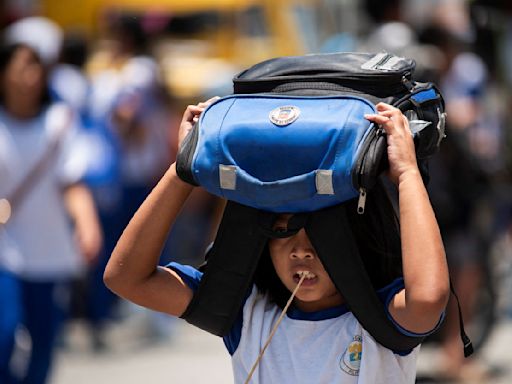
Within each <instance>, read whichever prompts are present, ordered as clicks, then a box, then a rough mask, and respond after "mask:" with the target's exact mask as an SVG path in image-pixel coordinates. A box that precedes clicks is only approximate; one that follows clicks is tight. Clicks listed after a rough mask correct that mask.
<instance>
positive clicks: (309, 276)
mask: <svg viewBox="0 0 512 384" xmlns="http://www.w3.org/2000/svg"><path fill="white" fill-rule="evenodd" d="M302 276H304V281H303V282H302V285H311V284H314V283H315V282H316V281H317V280H318V277H317V276H316V275H315V274H314V273H313V272H310V271H297V272H295V273H294V274H293V281H294V282H295V284H298V283H299V281H300V279H301V278H302Z"/></svg>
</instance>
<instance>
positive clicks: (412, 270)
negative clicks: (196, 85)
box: [104, 100, 449, 384]
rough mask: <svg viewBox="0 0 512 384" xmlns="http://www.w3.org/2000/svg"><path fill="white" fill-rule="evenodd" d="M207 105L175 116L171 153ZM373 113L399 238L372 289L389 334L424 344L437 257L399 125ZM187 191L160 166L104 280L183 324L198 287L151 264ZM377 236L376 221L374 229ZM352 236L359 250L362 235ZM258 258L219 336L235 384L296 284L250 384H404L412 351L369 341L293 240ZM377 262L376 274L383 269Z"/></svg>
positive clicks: (190, 278)
mask: <svg viewBox="0 0 512 384" xmlns="http://www.w3.org/2000/svg"><path fill="white" fill-rule="evenodd" d="M210 102H211V100H210V101H208V102H206V103H200V104H198V105H196V106H189V107H188V108H187V110H186V111H185V113H184V116H183V120H182V124H181V127H180V135H179V136H180V142H181V140H183V138H184V137H185V136H186V134H187V133H188V132H189V131H190V129H191V128H192V125H193V123H194V121H196V120H197V118H198V116H199V115H200V114H201V112H202V111H203V110H204V108H205V107H206V106H207V105H208V104H209V103H210ZM377 111H378V113H377V114H374V115H367V116H365V117H366V118H367V119H368V120H370V121H372V122H374V123H376V124H379V125H381V126H382V127H383V129H385V131H386V133H387V143H388V158H389V165H390V167H389V172H388V177H389V179H390V180H391V182H393V183H394V184H395V185H396V186H397V190H398V196H399V198H398V199H399V201H398V204H399V212H400V213H399V215H400V232H399V233H398V232H396V234H395V235H396V239H397V240H398V249H395V250H393V247H390V248H389V249H391V250H392V251H393V252H394V253H395V255H394V256H395V257H399V256H400V254H401V260H402V272H403V279H388V277H390V278H393V276H394V275H393V273H392V272H391V273H389V274H388V276H379V273H381V272H382V273H384V271H385V268H381V269H377V270H375V271H373V278H372V279H373V283H374V286H375V289H376V290H377V292H378V294H379V296H380V297H381V299H382V301H383V303H384V304H385V306H386V308H387V312H388V315H389V316H390V318H391V319H392V321H393V322H394V323H395V326H396V327H397V329H398V330H399V331H400V332H402V333H404V334H409V335H410V334H414V335H424V334H428V333H429V332H431V331H433V330H434V329H436V328H437V326H438V325H439V323H440V321H441V320H442V318H443V314H444V309H445V307H446V303H447V300H448V296H449V278H448V270H447V265H446V257H445V253H444V247H443V243H442V239H441V235H440V232H439V228H438V225H437V222H436V218H435V216H434V213H433V211H432V207H431V205H430V202H429V198H428V195H427V192H426V190H425V187H424V184H423V181H422V178H421V175H420V172H419V170H418V165H417V161H416V156H415V148H414V143H413V140H412V136H411V134H410V131H409V127H408V122H407V119H406V118H405V117H404V116H403V114H402V113H401V112H400V110H398V109H396V108H394V107H392V106H390V105H388V104H384V103H380V104H378V105H377ZM192 188H193V187H192V186H191V185H188V184H186V183H185V182H183V181H182V180H181V179H180V178H179V177H178V176H177V174H176V166H175V164H172V165H171V166H170V168H169V170H168V171H167V173H166V174H165V175H164V176H163V178H162V179H161V180H160V182H159V184H158V185H157V186H156V187H155V189H154V190H153V191H152V193H151V194H150V195H149V197H148V198H147V199H146V201H145V202H144V203H143V204H142V206H141V207H140V208H139V210H138V211H137V213H136V214H135V216H134V217H133V219H132V221H131V222H130V224H129V225H128V226H127V228H126V229H125V231H124V233H123V235H122V236H121V238H120V240H119V242H118V244H117V246H116V248H115V249H114V252H113V254H112V256H111V259H110V261H109V264H108V265H107V268H106V270H105V275H104V279H105V283H106V284H107V286H108V287H109V288H110V289H112V290H113V291H114V292H116V293H117V294H118V295H120V296H122V297H124V298H126V299H128V300H131V301H133V302H135V303H137V304H139V305H143V306H145V307H148V308H151V309H153V310H157V311H161V312H164V313H168V314H170V315H174V316H181V315H182V314H183V313H184V311H185V310H186V309H187V307H188V305H189V303H190V301H191V299H192V297H193V294H194V290H195V289H196V288H197V286H198V284H199V282H200V280H201V272H199V271H198V270H196V269H195V268H192V267H190V266H183V265H179V264H176V263H171V264H170V265H168V266H165V267H161V266H158V265H157V264H158V258H159V254H160V250H161V247H162V244H163V241H164V240H165V237H166V234H167V232H168V230H169V229H170V228H171V226H172V224H173V222H174V220H175V219H176V216H177V215H178V213H179V211H180V209H181V207H182V206H183V204H184V202H185V201H186V199H187V197H188V196H189V194H190V192H191V190H192ZM379 192H382V190H377V191H376V192H375V195H378V194H379ZM373 200H374V202H373V203H374V204H375V205H374V206H376V205H377V204H380V201H379V199H378V198H377V197H375V196H373V197H372V196H371V195H370V194H369V195H368V200H367V203H370V204H372V201H373ZM347 204H349V205H350V204H354V202H353V201H349V202H347ZM355 204H357V203H355ZM388 204H389V202H388ZM347 211H350V209H348V210H347ZM353 211H354V212H355V209H353ZM367 211H371V209H368V210H367ZM290 216H291V215H286V214H282V215H279V218H278V219H277V221H276V222H275V223H274V229H275V230H280V229H284V230H286V228H287V224H288V220H289V218H290ZM363 216H365V215H363ZM368 218H369V219H371V216H368ZM351 223H352V224H353V225H354V226H355V228H353V231H355V232H357V231H359V230H360V228H357V225H356V224H354V222H353V221H352V222H351ZM387 224H388V223H387V222H385V221H377V223H376V224H375V227H374V228H377V227H379V226H382V227H385V226H386V225H387ZM397 228H398V227H397ZM386 229H389V228H380V229H379V231H380V232H382V233H386ZM328 230H329V229H328V228H326V231H328ZM360 235H361V236H362V239H363V240H364V236H365V235H368V234H364V233H361V234H360ZM370 235H371V234H370ZM376 235H378V234H376ZM356 237H357V236H356ZM367 239H368V240H367V241H366V243H368V244H367V246H368V249H371V246H372V245H374V243H375V241H374V240H371V239H370V237H368V236H367ZM396 239H388V238H386V239H385V240H386V241H389V242H392V241H393V240H396ZM360 243H362V242H360ZM267 248H268V249H267V250H268V252H267V253H266V254H264V255H262V257H261V262H260V266H259V271H257V273H256V278H255V285H254V287H253V289H252V291H251V292H250V293H248V297H247V299H246V301H245V304H244V307H243V310H242V311H241V313H240V314H239V316H238V319H237V321H236V322H235V324H234V326H233V328H232V329H231V332H230V333H229V335H227V336H226V337H225V338H224V342H225V344H226V347H227V349H228V351H229V352H230V354H231V355H232V363H233V371H234V378H235V382H236V383H243V382H245V381H246V380H247V379H248V377H249V375H250V370H251V367H252V366H253V363H254V362H255V361H256V359H257V358H258V356H259V354H260V351H261V350H262V348H263V346H264V344H265V342H266V340H267V338H268V336H269V335H270V334H271V333H272V329H273V327H274V325H275V323H276V322H277V321H278V317H279V314H280V312H281V308H282V307H283V306H284V303H283V301H286V298H287V297H288V296H290V292H292V291H294V290H295V289H296V288H297V285H298V283H299V281H300V280H301V278H303V277H305V280H303V283H302V285H300V287H299V288H298V291H297V293H296V296H295V297H294V299H293V304H292V307H290V309H289V310H288V311H287V314H286V316H285V317H284V320H283V322H282V323H281V325H280V326H279V328H278V329H277V332H276V333H275V334H274V338H273V340H272V341H271V343H270V344H269V347H268V349H267V350H266V354H265V355H264V356H263V357H262V359H261V361H260V363H259V365H258V366H257V368H256V370H255V372H254V375H253V376H252V381H251V382H254V383H256V382H259V383H373V384H375V383H393V384H397V383H404V384H405V383H407V384H410V383H413V382H414V379H415V374H416V368H415V367H416V364H415V363H416V356H417V353H418V349H419V347H416V348H414V349H413V350H412V351H411V350H409V351H391V350H389V349H387V348H385V347H383V346H382V345H380V344H378V343H377V342H376V341H375V340H374V339H373V337H372V336H371V335H370V334H369V333H368V332H367V331H366V330H365V329H364V328H363V327H362V326H361V325H360V324H359V322H358V321H357V320H356V318H355V317H354V316H353V315H352V313H350V312H349V311H348V308H347V307H346V306H345V305H344V298H343V293H342V292H339V291H338V290H337V289H336V288H335V286H334V284H333V282H332V281H331V279H330V277H329V275H328V273H327V272H326V270H325V269H324V267H323V265H322V263H321V261H320V259H319V258H318V255H317V253H316V251H315V249H314V248H313V246H312V245H311V242H310V240H309V238H308V236H307V235H306V232H305V231H304V229H301V230H300V231H299V232H297V233H296V234H295V235H292V236H290V237H287V238H283V239H270V240H269V241H268V247H267ZM339 252H343V250H342V249H340V250H339ZM374 256H377V259H378V258H379V255H374ZM382 261H383V262H384V263H385V258H382ZM262 263H267V264H266V265H264V264H262ZM370 272H371V273H370V274H371V275H372V271H370ZM379 280H380V281H379ZM171 374H172V373H170V375H171Z"/></svg>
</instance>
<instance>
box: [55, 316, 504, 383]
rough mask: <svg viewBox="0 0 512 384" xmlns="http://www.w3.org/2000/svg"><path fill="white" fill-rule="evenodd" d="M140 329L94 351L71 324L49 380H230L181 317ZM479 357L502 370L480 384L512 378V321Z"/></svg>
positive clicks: (430, 367)
mask: <svg viewBox="0 0 512 384" xmlns="http://www.w3.org/2000/svg"><path fill="white" fill-rule="evenodd" d="M144 329H145V328H144V327H143V326H142V324H141V322H140V319H139V322H138V323H137V321H132V323H129V322H128V323H126V322H125V323H124V324H122V325H120V326H118V327H113V328H112V329H111V330H110V332H109V334H108V342H109V344H110V348H109V349H108V350H107V351H104V352H102V353H94V352H92V350H91V348H90V346H89V345H88V342H87V340H88V339H87V337H86V334H85V333H84V327H83V326H82V325H80V324H79V323H75V324H74V325H73V326H72V327H70V329H69V331H68V339H69V343H68V344H69V345H68V346H67V347H66V348H62V349H61V350H60V351H59V353H58V356H57V362H56V366H55V369H54V372H53V376H52V380H51V384H140V383H142V384H164V383H165V384H169V383H186V384H196V383H208V384H229V383H232V378H231V366H230V362H229V357H228V356H227V353H226V352H225V350H224V346H223V344H222V341H221V340H220V339H219V338H217V337H214V336H211V335H208V334H206V333H205V332H202V331H199V330H196V329H195V328H193V327H191V326H189V325H188V324H186V323H184V322H181V321H177V322H176V323H174V326H173V329H174V332H173V335H172V337H171V338H169V337H164V338H162V339H161V340H160V342H154V340H153V341H151V342H150V340H149V339H148V337H147V335H145V334H144V333H143V330H144ZM437 356H438V355H437V354H436V350H435V349H433V348H429V347H428V346H426V347H424V348H423V349H422V354H421V356H420V360H419V364H418V370H419V373H420V374H422V373H429V374H430V373H432V372H435V370H436V366H437V362H438V360H437ZM481 359H482V361H485V362H487V363H490V364H491V365H493V366H494V367H496V368H498V370H500V371H502V373H503V374H502V376H500V377H499V378H496V379H493V380H491V381H486V383H485V384H510V383H512V320H511V321H507V322H504V323H503V324H500V325H499V326H498V327H497V328H496V330H495V332H494V334H493V336H492V338H491V340H490V342H489V343H488V345H487V347H486V348H485V350H484V351H483V353H482V356H481ZM425 382H429V381H425ZM473 382H475V381H473ZM468 383H469V382H468Z"/></svg>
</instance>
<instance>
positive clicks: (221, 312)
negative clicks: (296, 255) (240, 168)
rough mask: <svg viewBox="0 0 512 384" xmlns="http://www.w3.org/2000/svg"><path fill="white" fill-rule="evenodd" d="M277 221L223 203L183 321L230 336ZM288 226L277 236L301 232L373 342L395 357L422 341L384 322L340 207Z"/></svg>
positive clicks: (301, 217) (297, 219)
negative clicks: (205, 260)
mask: <svg viewBox="0 0 512 384" xmlns="http://www.w3.org/2000/svg"><path fill="white" fill-rule="evenodd" d="M276 215H277V214H275V213H269V212H264V211H260V210H257V209H255V208H251V207H247V206H244V205H241V204H238V203H235V202H233V201H228V203H227V205H226V208H225V210H224V215H223V217H222V221H221V224H220V226H219V230H218V232H217V236H216V238H215V241H214V243H213V247H212V249H211V250H210V251H209V253H208V263H207V266H206V268H205V272H204V275H203V278H202V280H201V283H200V285H199V287H198V289H197V291H196V292H195V293H194V296H193V298H192V301H191V302H190V304H189V306H188V307H187V309H186V311H185V312H184V313H183V315H182V316H181V317H182V318H183V319H185V320H186V321H187V322H189V323H191V324H193V325H195V326H197V327H199V328H201V329H203V330H205V331H208V332H210V333H212V334H215V335H217V336H224V335H226V334H228V333H229V331H230V329H231V326H232V324H233V323H234V321H235V319H236V316H237V315H238V313H239V311H240V308H241V306H242V303H243V300H244V297H245V296H246V295H247V292H248V289H249V288H250V286H251V284H252V281H253V277H254V273H255V271H256V268H257V266H258V263H259V260H260V257H261V255H262V253H263V248H264V246H265V244H266V243H267V241H268V239H269V238H270V237H276V233H275V232H272V230H271V226H272V223H273V222H274V220H275V217H276ZM289 224H290V225H289V230H288V231H287V232H286V233H282V234H280V235H278V236H279V237H286V236H290V235H293V234H294V233H296V232H297V231H298V230H300V228H302V227H304V228H305V230H306V232H307V234H308V236H309V238H310V240H311V242H312V244H313V246H314V248H315V250H316V252H317V254H318V256H319V257H320V259H321V261H322V263H323V264H324V267H325V269H326V270H327V272H328V273H329V275H330V277H331V279H332V280H333V282H334V284H335V286H336V288H337V289H338V290H339V291H340V292H343V297H344V298H345V300H346V302H347V304H348V306H349V307H350V308H351V310H352V312H353V313H354V316H356V318H357V319H358V321H359V322H360V323H361V324H362V325H363V327H364V328H365V329H366V330H367V331H368V332H370V334H371V335H372V336H373V337H374V338H375V340H377V341H378V342H379V343H380V344H382V345H384V346H385V347H387V348H389V349H391V350H393V351H397V352H398V351H408V350H410V349H412V348H414V347H415V346H417V345H418V344H420V343H421V342H422V341H423V339H424V338H423V337H411V336H406V335H404V334H402V333H400V332H399V331H398V330H397V329H396V327H395V326H394V324H393V323H392V322H391V320H390V319H389V318H388V317H387V315H386V311H385V308H384V305H383V304H382V302H381V301H380V300H379V298H378V296H377V294H376V293H375V291H374V288H373V285H372V283H371V281H370V278H369V276H368V273H367V272H366V269H365V266H364V264H363V261H362V260H361V257H360V255H359V252H358V249H357V246H356V243H355V239H354V237H353V235H352V232H351V230H350V227H349V223H348V219H347V217H346V214H345V207H344V206H343V205H336V206H334V207H330V208H326V209H323V210H320V211H317V212H314V213H310V214H298V215H294V216H292V218H291V219H290V223H289ZM325 228H329V231H325ZM340 249H341V250H343V251H342V252H339V250H340Z"/></svg>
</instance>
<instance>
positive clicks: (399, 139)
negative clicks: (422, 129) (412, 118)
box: [365, 103, 418, 185]
mask: <svg viewBox="0 0 512 384" xmlns="http://www.w3.org/2000/svg"><path fill="white" fill-rule="evenodd" d="M377 111H378V112H379V113H378V114H371V115H370V114H368V115H365V118H366V119H367V120H369V121H371V122H373V123H375V124H378V125H380V126H381V127H382V128H383V129H384V130H385V131H386V134H387V143H388V160H389V178H390V179H391V181H392V182H393V183H395V184H396V185H398V184H399V182H400V179H401V178H402V177H403V176H404V175H406V174H407V173H408V172H411V171H412V172H418V164H417V161H416V150H415V147H414V141H413V137H412V134H411V130H410V128H409V122H408V120H407V118H406V117H405V116H404V115H403V113H402V111H400V110H399V109H398V108H395V107H393V106H391V105H389V104H386V103H379V104H377Z"/></svg>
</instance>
